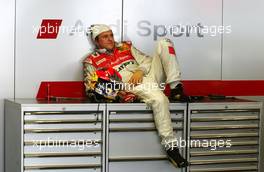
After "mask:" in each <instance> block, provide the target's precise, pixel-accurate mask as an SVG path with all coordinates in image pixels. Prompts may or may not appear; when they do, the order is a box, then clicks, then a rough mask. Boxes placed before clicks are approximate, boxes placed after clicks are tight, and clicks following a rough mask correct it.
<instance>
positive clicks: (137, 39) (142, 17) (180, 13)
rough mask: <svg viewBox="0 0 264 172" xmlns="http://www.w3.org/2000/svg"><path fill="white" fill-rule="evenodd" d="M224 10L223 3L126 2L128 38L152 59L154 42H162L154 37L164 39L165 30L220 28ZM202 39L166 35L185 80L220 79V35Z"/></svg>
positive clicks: (217, 0)
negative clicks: (195, 27) (191, 27)
mask: <svg viewBox="0 0 264 172" xmlns="http://www.w3.org/2000/svg"><path fill="white" fill-rule="evenodd" d="M146 4H148V5H146ZM221 6H222V1H221V0H215V1H211V0H196V1H191V0H187V1H186V0H185V1H183V0H163V1H162V2H161V1H160V0H144V1H142V0H134V1H131V0H124V19H125V21H126V23H125V26H126V27H125V33H126V35H125V38H127V39H131V40H132V41H133V42H134V43H135V46H136V47H139V48H140V49H142V50H143V51H145V52H146V53H148V54H150V55H151V54H152V52H153V49H154V39H155V38H157V39H160V37H158V36H155V35H157V34H155V33H158V34H159V35H165V32H164V28H163V27H164V26H165V27H167V28H171V27H172V26H173V25H182V26H183V27H184V26H187V25H189V26H197V24H198V23H201V24H202V25H203V26H206V25H207V26H211V25H216V26H220V25H221V18H222V8H221ZM135 11H137V12H135ZM138 25H140V27H138ZM155 28H156V29H155ZM184 28H185V27H184ZM155 30H156V31H155ZM168 30H169V29H167V31H168ZM175 31H176V29H175ZM139 33H140V34H144V35H145V36H141V35H140V34H139ZM203 35H204V36H203V37H199V36H198V35H197V34H196V33H192V34H190V35H187V34H182V35H181V36H180V34H179V37H176V36H172V34H170V33H167V34H166V35H165V36H166V37H168V38H170V39H171V40H172V41H173V42H174V45H175V48H176V54H177V57H178V60H179V63H180V66H181V70H182V78H183V79H185V80H186V79H191V80H204V79H207V80H208V79H209V80H210V79H211V80H213V79H221V34H217V35H216V36H211V35H209V34H203Z"/></svg>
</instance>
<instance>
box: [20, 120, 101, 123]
mask: <svg viewBox="0 0 264 172" xmlns="http://www.w3.org/2000/svg"><path fill="white" fill-rule="evenodd" d="M96 122H102V120H100V119H99V120H96V119H89V120H87V119H63V120H52V119H41V120H38V119H34V120H30V119H26V120H25V124H61V123H96Z"/></svg>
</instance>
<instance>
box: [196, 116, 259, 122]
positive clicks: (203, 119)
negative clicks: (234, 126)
mask: <svg viewBox="0 0 264 172" xmlns="http://www.w3.org/2000/svg"><path fill="white" fill-rule="evenodd" d="M258 119H259V118H258V116H237V117H234V116H227V117H193V118H191V122H210V121H245V120H258Z"/></svg>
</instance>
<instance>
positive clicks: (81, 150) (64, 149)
mask: <svg viewBox="0 0 264 172" xmlns="http://www.w3.org/2000/svg"><path fill="white" fill-rule="evenodd" d="M93 155H102V144H96V145H92V144H89V143H84V144H83V143H82V144H76V145H56V146H35V145H26V146H24V156H25V157H55V156H93Z"/></svg>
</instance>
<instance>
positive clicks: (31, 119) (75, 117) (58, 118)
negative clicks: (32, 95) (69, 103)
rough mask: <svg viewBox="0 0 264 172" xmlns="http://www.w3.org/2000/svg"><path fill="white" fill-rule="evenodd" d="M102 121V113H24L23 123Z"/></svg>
mask: <svg viewBox="0 0 264 172" xmlns="http://www.w3.org/2000/svg"><path fill="white" fill-rule="evenodd" d="M100 121H102V114H101V113H99V114H96V113H91V114H82V115H79V114H67V115H65V114H61V115H57V114H54V115H50V114H48V115H24V123H25V124H57V123H94V122H100Z"/></svg>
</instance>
